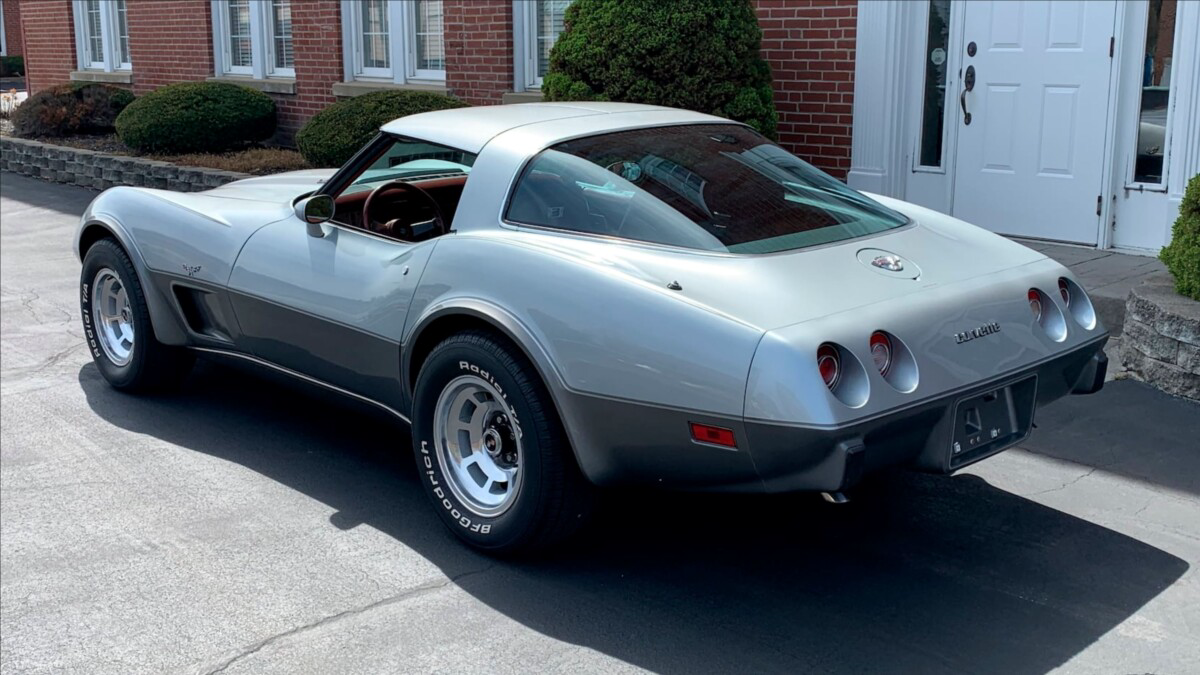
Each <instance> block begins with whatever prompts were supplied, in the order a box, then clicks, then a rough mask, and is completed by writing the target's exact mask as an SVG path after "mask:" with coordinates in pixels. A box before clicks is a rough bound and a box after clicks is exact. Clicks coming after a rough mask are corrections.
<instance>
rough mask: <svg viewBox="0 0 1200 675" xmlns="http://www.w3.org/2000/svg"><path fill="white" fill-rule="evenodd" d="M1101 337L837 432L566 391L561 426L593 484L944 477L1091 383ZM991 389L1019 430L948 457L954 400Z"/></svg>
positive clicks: (817, 485)
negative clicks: (705, 429)
mask: <svg viewBox="0 0 1200 675" xmlns="http://www.w3.org/2000/svg"><path fill="white" fill-rule="evenodd" d="M1106 340H1107V338H1106V337H1105V338H1101V339H1098V340H1095V341H1093V342H1091V343H1088V344H1086V345H1084V346H1082V347H1079V348H1077V349H1075V350H1073V351H1070V352H1067V353H1065V354H1061V355H1058V356H1055V357H1054V358H1052V359H1049V360H1047V361H1043V362H1041V363H1039V364H1037V365H1034V366H1031V367H1029V368H1026V369H1022V370H1020V371H1016V372H1010V373H1007V374H1005V375H1004V376H1002V377H997V378H995V379H993V380H990V381H988V382H983V383H980V384H978V385H976V386H972V387H970V388H967V389H963V390H960V391H954V392H948V393H946V394H943V395H941V396H938V397H936V398H931V399H927V400H924V401H920V402H918V403H916V404H914V405H912V406H910V407H907V408H904V409H902V410H898V411H896V412H892V413H888V414H886V415H883V416H879V417H875V418H872V419H868V420H864V421H860V422H855V423H852V424H849V425H846V426H843V427H838V428H831V429H817V428H812V427H801V426H791V425H784V424H772V423H767V422H754V421H746V420H740V419H730V418H721V417H712V416H708V415H704V414H701V413H694V412H689V411H682V410H674V409H664V408H657V407H652V406H647V405H644V404H639V403H633V402H625V401H613V400H609V399H601V398H596V397H590V396H585V395H579V394H568V397H569V399H570V401H569V405H568V406H564V407H565V408H567V410H566V411H564V418H565V419H564V422H565V423H566V424H567V425H568V428H569V429H570V430H571V436H572V438H573V440H574V442H575V444H576V446H577V447H576V450H577V451H578V452H577V455H578V456H579V458H580V464H581V465H582V468H583V470H584V473H585V474H587V476H588V477H589V478H590V479H591V480H592V481H593V482H595V483H597V484H601V485H610V484H621V485H645V486H654V487H666V488H674V489H683V490H710V491H732V492H773V493H774V492H793V491H835V490H841V489H845V488H848V487H850V486H852V485H853V484H854V483H856V482H857V481H858V480H859V479H860V478H861V477H862V476H863V475H864V474H866V473H869V472H872V471H877V470H880V469H884V468H888V467H910V468H915V469H919V470H923V471H932V472H942V473H948V472H951V471H955V470H957V469H959V468H961V467H963V466H967V465H968V464H971V463H973V462H975V461H978V460H981V459H984V458H986V457H989V456H991V455H994V454H996V453H998V452H1000V451H1002V450H1004V449H1006V448H1007V447H1011V446H1012V445H1013V444H1015V443H1017V442H1019V441H1020V440H1022V439H1023V438H1024V434H1025V433H1027V432H1028V430H1029V428H1030V426H1031V423H1032V416H1033V414H1034V411H1035V409H1036V408H1037V407H1040V406H1042V405H1045V404H1047V403H1050V402H1051V401H1054V400H1057V399H1059V398H1061V397H1063V396H1066V395H1068V394H1071V393H1073V392H1074V393H1090V392H1091V391H1095V390H1096V389H1097V388H1099V386H1100V384H1101V383H1102V379H1103V371H1104V355H1103V353H1102V351H1101V350H1102V348H1103V346H1104V343H1105V342H1106ZM1097 380H1099V381H1097ZM992 393H1000V394H1001V395H1002V396H1003V395H1008V396H1010V397H1011V402H1010V407H1011V408H1013V410H1014V419H1015V421H1014V424H1015V428H1016V429H1017V430H1018V431H1017V432H1016V433H1014V434H1012V435H1011V437H1008V438H1005V437H1001V438H999V439H998V441H997V442H996V443H994V444H990V445H988V446H986V447H984V446H981V447H980V448H979V449H978V450H977V451H974V452H966V453H963V454H961V455H959V456H957V457H955V455H954V453H953V452H952V450H951V448H952V446H953V442H954V439H955V438H956V437H955V435H954V434H955V431H954V429H955V424H956V422H957V420H956V414H957V411H958V409H959V404H960V403H961V402H964V401H971V400H972V399H973V397H979V396H990V395H991V394H992ZM692 422H696V423H700V424H711V425H714V426H719V427H723V428H727V429H731V430H733V432H734V437H735V439H736V440H737V445H738V447H737V449H736V450H731V449H722V448H717V447H714V446H710V445H704V444H699V443H694V442H691V440H690V438H691V436H690V429H689V424H690V423H692Z"/></svg>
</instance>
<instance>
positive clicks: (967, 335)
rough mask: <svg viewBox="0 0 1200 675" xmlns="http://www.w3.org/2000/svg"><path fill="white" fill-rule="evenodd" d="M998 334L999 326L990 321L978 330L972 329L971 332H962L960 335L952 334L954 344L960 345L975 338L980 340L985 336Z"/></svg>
mask: <svg viewBox="0 0 1200 675" xmlns="http://www.w3.org/2000/svg"><path fill="white" fill-rule="evenodd" d="M999 332H1000V324H998V323H996V322H995V321H992V322H990V323H985V324H983V325H982V326H980V327H978V328H972V329H971V330H968V331H964V332H962V333H955V334H954V342H955V343H956V344H960V345H961V344H962V343H964V342H970V341H971V340H974V339H975V338H981V337H984V336H985V335H991V334H992V333H999Z"/></svg>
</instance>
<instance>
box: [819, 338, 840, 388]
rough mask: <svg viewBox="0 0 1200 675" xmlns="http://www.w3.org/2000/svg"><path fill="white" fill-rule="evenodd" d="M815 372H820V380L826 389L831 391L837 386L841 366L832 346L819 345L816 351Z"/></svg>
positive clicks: (836, 352) (835, 350)
mask: <svg viewBox="0 0 1200 675" xmlns="http://www.w3.org/2000/svg"><path fill="white" fill-rule="evenodd" d="M817 370H819V371H821V379H822V380H824V381H825V386H826V387H829V388H830V389H833V388H834V387H836V386H837V383H838V379H839V378H841V376H842V364H841V361H840V359H839V358H838V351H837V349H836V348H835V347H834V346H833V345H821V347H820V348H819V349H817Z"/></svg>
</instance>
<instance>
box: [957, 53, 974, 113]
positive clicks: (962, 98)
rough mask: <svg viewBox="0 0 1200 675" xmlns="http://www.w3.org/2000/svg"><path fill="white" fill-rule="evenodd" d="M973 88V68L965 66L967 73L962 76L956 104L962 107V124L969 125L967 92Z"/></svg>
mask: <svg viewBox="0 0 1200 675" xmlns="http://www.w3.org/2000/svg"><path fill="white" fill-rule="evenodd" d="M974 88H975V66H967V72H966V74H965V75H964V76H963V89H962V93H960V94H959V95H958V104H959V105H960V106H962V112H963V124H970V123H971V113H969V112H967V92H968V91H971V90H972V89H974Z"/></svg>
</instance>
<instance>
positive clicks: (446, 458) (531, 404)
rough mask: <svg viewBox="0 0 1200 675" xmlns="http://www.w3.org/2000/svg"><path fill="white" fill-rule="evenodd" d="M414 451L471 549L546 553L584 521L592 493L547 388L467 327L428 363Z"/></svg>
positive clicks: (509, 349)
mask: <svg viewBox="0 0 1200 675" xmlns="http://www.w3.org/2000/svg"><path fill="white" fill-rule="evenodd" d="M413 452H414V454H415V455H416V461H417V470H418V471H419V472H420V475H421V482H422V484H423V485H424V487H425V491H426V493H427V494H428V495H429V498H430V500H431V501H432V502H433V506H434V510H435V511H436V512H437V513H438V515H439V517H441V519H442V521H443V522H444V523H445V524H446V526H447V527H449V528H450V530H451V531H452V532H454V533H455V534H456V535H458V536H459V537H460V538H461V539H463V540H464V541H465V542H467V543H468V544H470V545H471V546H473V547H475V548H478V549H480V550H483V551H487V552H489V553H494V554H520V553H529V552H533V551H538V550H543V549H546V548H548V547H550V546H553V545H554V544H557V543H559V542H561V541H562V540H564V539H566V538H567V537H569V536H570V535H571V534H573V533H574V532H575V531H576V530H577V529H578V528H579V527H580V526H581V525H582V524H583V523H584V522H585V521H586V519H587V516H588V515H589V514H590V512H591V510H592V505H593V503H594V491H595V488H594V487H593V486H592V485H591V484H590V483H589V482H588V481H587V479H586V478H584V476H583V474H582V473H581V472H580V470H579V467H578V465H577V464H576V462H575V457H574V454H573V453H572V451H571V447H570V444H569V442H568V440H567V436H566V433H565V432H564V431H563V427H562V422H561V421H560V420H559V417H558V414H557V413H556V411H555V408H554V405H553V403H552V401H551V399H550V395H549V393H548V392H547V391H546V388H545V385H544V384H543V383H542V381H541V379H540V378H539V377H538V375H537V373H536V371H535V370H534V369H533V367H532V366H531V365H530V364H529V362H528V360H527V359H526V358H525V357H524V355H523V354H521V353H520V352H519V351H518V350H517V349H516V348H515V347H514V346H512V345H511V343H509V342H508V341H507V340H505V339H504V338H502V337H500V336H498V335H495V334H492V333H488V332H484V331H468V332H464V333H459V334H457V335H454V336H451V337H449V338H447V339H446V340H445V341H443V342H442V343H441V344H439V345H438V346H437V347H435V348H434V350H433V351H432V352H430V354H429V357H428V358H427V359H426V360H425V362H424V363H423V364H422V365H421V370H420V374H419V376H418V378H417V385H416V391H415V393H414V405H413Z"/></svg>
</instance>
